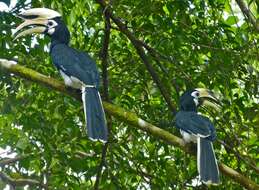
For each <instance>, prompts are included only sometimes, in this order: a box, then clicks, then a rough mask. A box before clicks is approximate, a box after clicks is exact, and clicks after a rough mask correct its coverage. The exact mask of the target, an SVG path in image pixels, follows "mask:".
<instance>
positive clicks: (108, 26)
mask: <svg viewBox="0 0 259 190" xmlns="http://www.w3.org/2000/svg"><path fill="white" fill-rule="evenodd" d="M103 13H104V17H105V30H104V38H103V46H102V49H101V53H100V56H101V59H102V78H103V89H104V91H103V97H104V100H105V101H107V102H109V101H110V98H109V80H108V49H109V42H110V32H111V23H110V17H109V15H108V14H107V13H106V9H105V8H104V9H103ZM107 126H108V132H109V137H108V141H107V142H106V143H105V144H104V146H103V149H102V157H101V162H100V165H99V168H98V171H97V174H96V181H95V184H94V189H95V190H98V189H99V184H100V180H101V177H102V170H103V167H104V166H105V162H106V155H107V151H108V146H109V141H110V139H111V117H110V116H109V115H108V116H107Z"/></svg>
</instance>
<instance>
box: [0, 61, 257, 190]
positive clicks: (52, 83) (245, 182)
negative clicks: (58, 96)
mask: <svg viewBox="0 0 259 190" xmlns="http://www.w3.org/2000/svg"><path fill="white" fill-rule="evenodd" d="M0 67H2V68H4V69H6V70H7V71H9V72H11V73H14V74H15V75H17V76H19V77H22V78H25V79H28V80H30V81H34V82H36V83H39V84H42V85H44V86H47V87H49V88H51V89H53V90H56V91H59V92H62V93H64V94H66V95H69V96H72V97H74V98H76V99H77V100H79V101H81V98H80V95H79V94H77V93H76V91H71V89H68V88H66V87H65V86H64V84H63V83H62V82H60V81H58V80H56V79H53V78H50V77H47V76H45V75H43V74H40V73H38V72H36V71H34V70H32V69H28V68H26V67H23V66H20V65H17V64H15V63H14V62H12V61H8V60H3V59H0ZM103 105H104V109H105V111H106V112H107V113H109V114H110V115H113V116H114V117H115V118H117V119H118V120H120V121H123V122H125V123H127V124H129V125H131V126H133V127H135V128H138V129H140V130H142V131H145V132H147V133H148V134H149V135H152V136H153V137H155V138H157V139H160V140H163V141H164V142H166V143H168V144H170V145H174V146H177V147H179V148H181V149H182V150H184V151H185V152H188V153H191V154H192V151H191V150H190V149H189V148H188V145H185V143H184V141H183V140H182V139H180V138H179V137H176V136H174V135H172V134H171V133H169V132H167V131H165V130H163V129H160V128H158V127H156V126H154V125H152V124H150V123H148V122H146V121H144V120H142V119H141V118H138V116H137V115H136V114H135V113H132V112H128V111H126V110H124V109H123V108H120V107H118V106H115V105H113V104H111V103H108V102H105V101H104V102H103ZM219 168H220V171H221V172H222V173H223V174H224V175H226V176H228V177H230V178H231V179H233V180H234V181H236V182H238V183H239V184H240V185H242V186H244V187H246V188H247V189H250V190H256V189H259V185H258V184H256V183H255V182H254V181H252V180H250V179H249V178H247V177H245V176H244V175H242V174H241V173H238V172H237V171H235V170H234V169H232V168H230V167H228V166H226V165H224V164H223V163H219Z"/></svg>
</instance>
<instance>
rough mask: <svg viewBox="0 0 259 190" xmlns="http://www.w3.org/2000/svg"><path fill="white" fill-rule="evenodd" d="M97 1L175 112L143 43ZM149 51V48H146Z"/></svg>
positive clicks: (102, 1)
mask: <svg viewBox="0 0 259 190" xmlns="http://www.w3.org/2000/svg"><path fill="white" fill-rule="evenodd" d="M96 2H97V3H99V4H100V5H101V6H102V7H103V8H104V9H105V12H106V14H107V15H109V17H110V18H111V20H112V21H113V22H114V23H115V24H116V25H117V27H118V29H119V30H120V31H121V32H122V33H123V34H125V35H126V36H127V37H128V39H129V40H130V41H131V43H132V44H133V46H134V47H135V49H136V51H137V53H138V55H139V57H140V58H141V60H142V62H143V63H144V65H145V66H146V68H147V70H148V72H149V74H150V75H151V77H152V79H153V81H154V82H155V83H156V85H157V87H158V89H159V90H160V92H161V94H162V96H163V97H164V99H165V101H166V103H167V105H168V107H169V110H170V111H172V112H173V113H176V106H175V105H174V103H173V102H172V100H171V95H170V93H169V92H168V90H167V88H166V87H165V86H164V85H163V83H162V81H161V79H160V78H159V75H158V74H157V72H156V71H155V69H154V67H153V66H152V64H151V61H150V59H149V58H148V56H147V55H146V53H145V50H144V48H143V44H142V43H140V41H139V40H138V39H137V38H136V37H135V36H134V34H133V33H132V32H131V31H129V30H128V28H127V26H126V25H125V24H124V23H123V22H122V21H121V20H120V19H119V18H117V17H115V16H114V15H113V14H112V10H111V9H110V7H109V5H108V4H107V3H106V2H105V1H104V0H96ZM148 51H150V50H148Z"/></svg>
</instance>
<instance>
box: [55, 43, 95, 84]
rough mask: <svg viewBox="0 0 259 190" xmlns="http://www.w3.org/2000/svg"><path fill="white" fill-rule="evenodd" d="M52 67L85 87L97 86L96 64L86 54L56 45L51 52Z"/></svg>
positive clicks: (65, 46) (62, 45)
mask: <svg viewBox="0 0 259 190" xmlns="http://www.w3.org/2000/svg"><path fill="white" fill-rule="evenodd" d="M51 57H52V61H53V63H54V65H55V66H56V67H57V68H58V69H59V70H62V71H63V72H64V73H65V74H66V75H68V76H74V77H76V78H78V79H79V80H80V81H82V82H84V83H85V84H87V85H96V87H97V88H98V85H99V73H98V70H97V66H96V63H95V61H94V60H93V59H91V58H90V56H89V55H88V54H86V53H83V52H79V51H77V50H75V49H73V48H70V47H68V46H67V45H64V44H58V45H56V46H54V47H53V48H52V50H51Z"/></svg>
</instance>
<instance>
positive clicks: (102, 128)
mask: <svg viewBox="0 0 259 190" xmlns="http://www.w3.org/2000/svg"><path fill="white" fill-rule="evenodd" d="M18 17H20V18H22V19H23V20H24V22H23V23H22V24H20V25H19V26H18V27H17V28H16V29H15V31H14V34H13V35H14V36H15V39H17V38H19V37H21V36H25V35H28V34H32V33H43V34H46V35H48V36H50V38H51V46H50V56H51V58H52V61H53V63H54V65H55V66H56V68H57V69H58V71H59V72H60V74H61V76H62V77H63V78H64V82H65V84H66V85H67V86H70V87H72V88H76V89H80V90H81V91H82V100H83V105H84V106H83V107H84V113H85V120H86V126H87V132H88V136H89V138H90V139H92V140H101V141H107V136H108V131H107V126H106V119H105V113H104V110H103V106H102V102H101V97H100V94H99V92H98V86H99V73H98V70H97V66H96V63H95V61H94V60H93V59H91V57H90V56H89V55H88V54H87V53H84V52H81V51H78V50H76V49H73V48H71V47H69V40H70V33H69V31H68V28H67V27H66V25H65V23H64V22H63V21H62V18H61V15H60V14H59V13H58V12H56V11H54V10H51V9H47V8H33V9H29V10H25V11H23V12H22V13H21V14H19V15H18Z"/></svg>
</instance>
